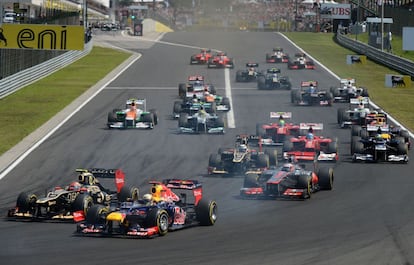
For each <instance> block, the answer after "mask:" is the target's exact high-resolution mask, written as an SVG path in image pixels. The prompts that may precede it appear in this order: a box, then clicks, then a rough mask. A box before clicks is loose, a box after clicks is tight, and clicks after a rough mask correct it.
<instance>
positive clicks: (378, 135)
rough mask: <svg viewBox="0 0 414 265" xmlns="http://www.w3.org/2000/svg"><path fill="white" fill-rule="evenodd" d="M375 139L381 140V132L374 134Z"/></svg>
mask: <svg viewBox="0 0 414 265" xmlns="http://www.w3.org/2000/svg"><path fill="white" fill-rule="evenodd" d="M375 140H377V141H380V140H382V134H381V133H377V135H376V136H375Z"/></svg>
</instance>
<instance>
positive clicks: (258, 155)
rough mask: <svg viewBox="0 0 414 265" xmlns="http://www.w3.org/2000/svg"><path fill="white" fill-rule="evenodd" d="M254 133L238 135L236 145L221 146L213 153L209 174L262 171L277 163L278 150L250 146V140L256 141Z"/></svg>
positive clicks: (209, 163) (210, 159)
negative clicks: (257, 148) (262, 149)
mask: <svg viewBox="0 0 414 265" xmlns="http://www.w3.org/2000/svg"><path fill="white" fill-rule="evenodd" d="M257 140H258V139H257V137H256V136H254V135H250V136H247V135H238V136H237V138H236V144H235V147H232V148H220V149H219V151H218V152H217V154H211V155H210V158H209V162H208V174H210V175H212V174H218V175H233V174H244V173H245V172H247V171H249V170H256V171H261V170H264V169H266V168H268V167H269V166H270V165H276V164H277V152H276V150H272V151H269V150H266V151H265V152H263V151H261V150H256V149H252V148H250V144H249V143H248V142H249V141H256V142H257Z"/></svg>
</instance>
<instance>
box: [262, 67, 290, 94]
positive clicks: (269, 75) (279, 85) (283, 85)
mask: <svg viewBox="0 0 414 265" xmlns="http://www.w3.org/2000/svg"><path fill="white" fill-rule="evenodd" d="M257 88H258V89H268V90H270V89H287V90H289V89H291V88H292V84H291V83H290V79H289V77H287V76H282V75H281V74H280V69H278V68H270V69H267V71H266V73H265V74H264V75H261V76H259V77H258V78H257Z"/></svg>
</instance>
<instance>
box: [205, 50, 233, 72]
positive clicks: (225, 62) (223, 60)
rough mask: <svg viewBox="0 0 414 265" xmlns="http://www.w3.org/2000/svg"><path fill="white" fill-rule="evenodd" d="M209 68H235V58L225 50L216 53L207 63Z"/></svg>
mask: <svg viewBox="0 0 414 265" xmlns="http://www.w3.org/2000/svg"><path fill="white" fill-rule="evenodd" d="M207 67H208V68H234V62H233V59H232V58H230V57H228V56H227V54H226V53H225V52H218V53H216V54H215V55H214V56H213V57H212V58H210V60H208V63H207Z"/></svg>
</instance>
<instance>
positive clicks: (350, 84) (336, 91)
mask: <svg viewBox="0 0 414 265" xmlns="http://www.w3.org/2000/svg"><path fill="white" fill-rule="evenodd" d="M330 92H331V93H332V95H333V97H334V101H338V102H349V101H350V100H351V99H353V98H358V97H369V94H368V90H367V89H366V88H364V87H357V86H356V85H355V79H353V78H348V79H341V80H340V85H339V87H331V88H330Z"/></svg>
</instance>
